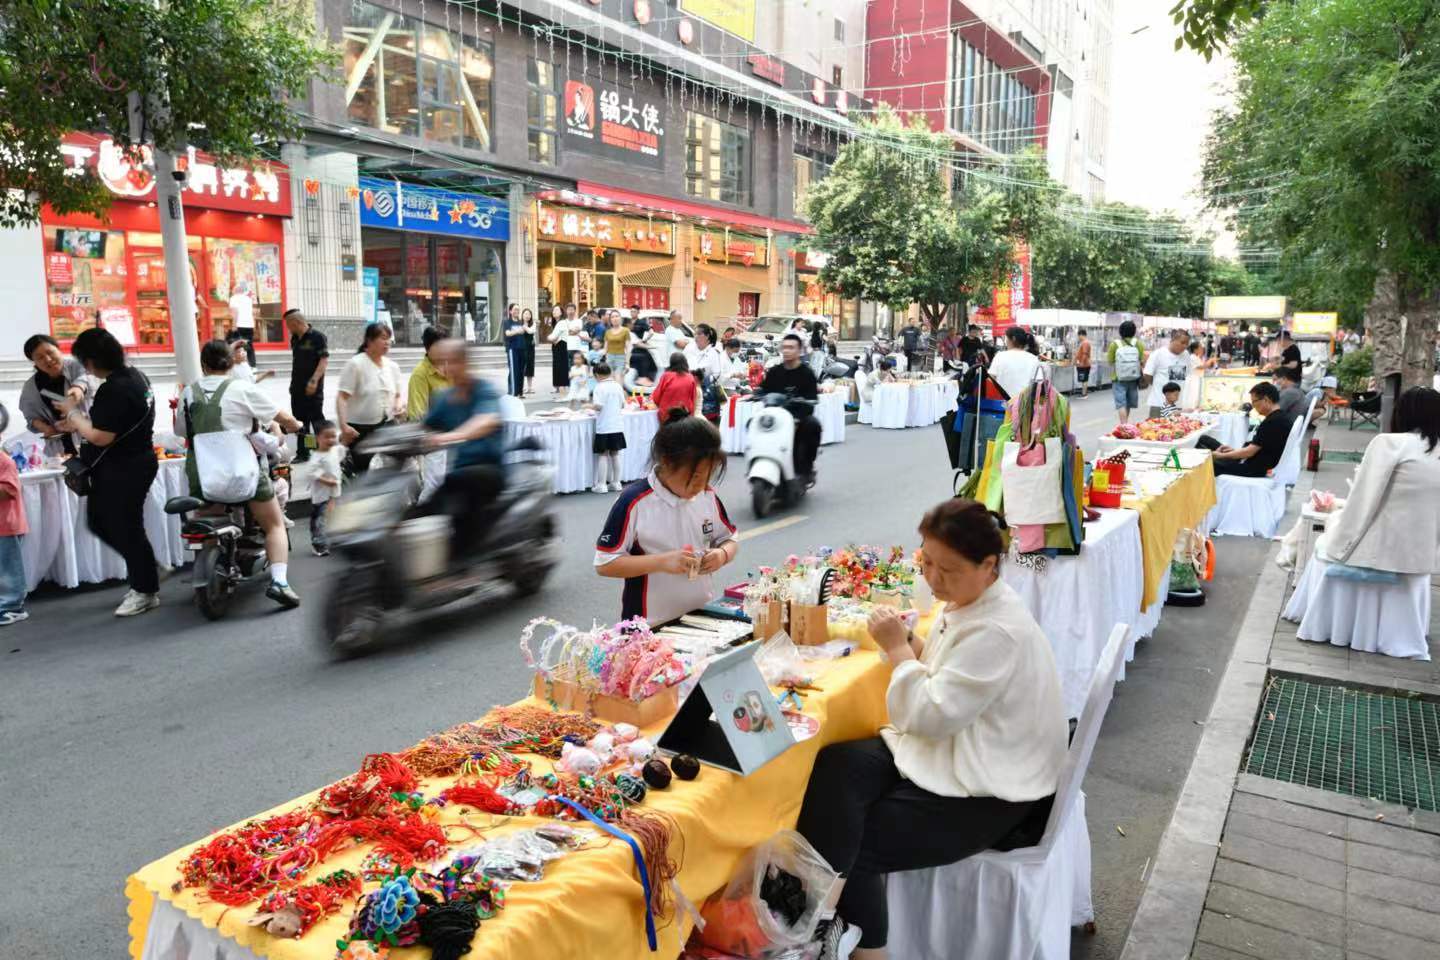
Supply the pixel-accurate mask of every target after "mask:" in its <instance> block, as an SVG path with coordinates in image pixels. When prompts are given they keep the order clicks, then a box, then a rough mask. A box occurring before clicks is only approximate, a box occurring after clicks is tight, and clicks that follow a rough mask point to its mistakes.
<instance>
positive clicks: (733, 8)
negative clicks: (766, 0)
mask: <svg viewBox="0 0 1440 960" xmlns="http://www.w3.org/2000/svg"><path fill="white" fill-rule="evenodd" d="M680 9H681V10H683V11H685V12H686V13H688V14H691V15H692V16H695V17H699V18H700V19H701V20H704V21H705V22H706V23H710V24H714V25H715V26H717V27H719V28H720V29H721V30H728V31H729V32H731V33H733V34H735V36H737V37H740V38H741V39H744V40H748V41H749V42H751V43H754V42H755V0H680Z"/></svg>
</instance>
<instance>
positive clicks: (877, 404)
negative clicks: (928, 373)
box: [869, 380, 959, 430]
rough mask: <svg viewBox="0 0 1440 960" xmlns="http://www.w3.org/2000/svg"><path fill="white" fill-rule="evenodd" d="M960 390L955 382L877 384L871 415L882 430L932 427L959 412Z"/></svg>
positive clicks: (930, 381) (933, 381) (931, 381)
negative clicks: (942, 418) (949, 414)
mask: <svg viewBox="0 0 1440 960" xmlns="http://www.w3.org/2000/svg"><path fill="white" fill-rule="evenodd" d="M958 390H959V386H958V385H957V384H956V383H955V381H954V380H926V381H922V382H919V383H881V384H877V385H876V387H875V393H874V397H873V398H872V400H871V402H870V410H869V414H870V416H871V418H872V421H873V423H874V426H875V427H876V428H878V429H880V430H904V429H906V428H908V427H925V426H929V425H930V424H932V423H935V422H937V421H938V420H939V419H940V417H941V416H942V415H943V414H944V413H945V412H946V411H947V410H953V409H955V400H956V397H957V396H958Z"/></svg>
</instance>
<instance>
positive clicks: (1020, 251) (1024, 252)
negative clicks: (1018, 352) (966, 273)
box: [992, 243, 1030, 336]
mask: <svg viewBox="0 0 1440 960" xmlns="http://www.w3.org/2000/svg"><path fill="white" fill-rule="evenodd" d="M993 303H994V307H993V309H994V320H993V321H992V331H993V332H994V334H995V335H996V336H999V335H1000V334H1001V333H1004V332H1005V330H1006V329H1007V328H1009V327H1012V326H1014V325H1015V321H1016V318H1017V317H1018V316H1019V315H1020V311H1021V310H1025V309H1028V308H1029V307H1030V247H1029V246H1028V245H1027V244H1024V243H1019V244H1016V245H1015V258H1014V259H1013V260H1012V261H1011V262H1010V276H1009V277H1008V278H1007V279H1006V281H1005V282H1004V283H1002V284H1001V285H1000V286H998V287H996V288H995V298H994V301H993Z"/></svg>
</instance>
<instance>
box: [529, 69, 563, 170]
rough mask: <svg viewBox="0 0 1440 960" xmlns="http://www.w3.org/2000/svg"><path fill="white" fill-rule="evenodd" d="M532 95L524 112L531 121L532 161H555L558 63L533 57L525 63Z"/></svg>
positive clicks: (557, 132) (558, 107)
mask: <svg viewBox="0 0 1440 960" xmlns="http://www.w3.org/2000/svg"><path fill="white" fill-rule="evenodd" d="M526 80H527V81H528V83H529V95H528V98H527V100H526V103H525V113H526V118H527V122H528V125H529V138H530V162H531V163H548V164H551V165H553V164H554V163H555V162H556V155H555V154H556V148H557V145H558V144H559V141H560V134H559V130H560V92H559V80H558V78H557V77H556V75H555V65H554V64H552V63H549V62H547V61H545V60H536V59H535V58H533V57H532V58H531V59H530V61H529V63H528V65H527V67H526Z"/></svg>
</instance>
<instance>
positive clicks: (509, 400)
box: [500, 393, 525, 423]
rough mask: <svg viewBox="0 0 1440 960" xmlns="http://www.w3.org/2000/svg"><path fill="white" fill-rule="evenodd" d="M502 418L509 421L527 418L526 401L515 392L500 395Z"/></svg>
mask: <svg viewBox="0 0 1440 960" xmlns="http://www.w3.org/2000/svg"><path fill="white" fill-rule="evenodd" d="M500 419H501V420H504V421H505V422H506V423H509V422H510V421H512V420H524V419H525V401H524V400H521V399H520V398H519V397H517V396H515V395H514V394H510V393H506V394H501V396H500Z"/></svg>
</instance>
